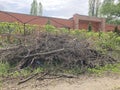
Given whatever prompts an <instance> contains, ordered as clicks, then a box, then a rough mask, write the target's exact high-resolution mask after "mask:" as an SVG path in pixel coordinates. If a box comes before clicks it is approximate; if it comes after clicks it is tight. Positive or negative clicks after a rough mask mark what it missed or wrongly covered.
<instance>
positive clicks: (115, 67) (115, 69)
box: [88, 63, 120, 75]
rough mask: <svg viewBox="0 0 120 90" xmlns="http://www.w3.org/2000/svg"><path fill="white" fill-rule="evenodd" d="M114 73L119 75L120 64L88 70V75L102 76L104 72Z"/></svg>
mask: <svg viewBox="0 0 120 90" xmlns="http://www.w3.org/2000/svg"><path fill="white" fill-rule="evenodd" d="M107 71H108V72H114V73H119V74H120V63H118V64H114V65H111V64H109V65H105V66H103V67H100V66H99V67H96V68H88V72H89V73H96V74H99V75H101V74H103V73H104V72H107Z"/></svg>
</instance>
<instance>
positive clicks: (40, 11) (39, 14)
mask: <svg viewBox="0 0 120 90" xmlns="http://www.w3.org/2000/svg"><path fill="white" fill-rule="evenodd" d="M42 13H43V7H42V3H41V2H40V3H39V6H38V16H42Z"/></svg>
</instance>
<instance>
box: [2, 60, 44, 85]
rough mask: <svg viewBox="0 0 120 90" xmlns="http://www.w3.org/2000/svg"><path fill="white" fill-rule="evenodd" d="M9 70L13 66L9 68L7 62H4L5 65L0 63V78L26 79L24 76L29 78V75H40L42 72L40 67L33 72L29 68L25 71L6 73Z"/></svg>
mask: <svg viewBox="0 0 120 90" xmlns="http://www.w3.org/2000/svg"><path fill="white" fill-rule="evenodd" d="M10 68H13V66H10V65H9V64H8V63H7V62H5V63H4V62H0V77H2V76H5V77H7V76H12V77H20V76H23V77H26V76H29V75H31V74H34V73H40V72H42V71H43V70H44V69H43V68H42V67H38V68H36V69H34V70H33V71H32V69H31V68H25V69H22V70H21V71H15V72H8V70H9V69H10ZM0 83H1V82H0Z"/></svg>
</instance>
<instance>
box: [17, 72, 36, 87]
mask: <svg viewBox="0 0 120 90" xmlns="http://www.w3.org/2000/svg"><path fill="white" fill-rule="evenodd" d="M37 75H38V73H35V74H33V75H31V76H30V77H28V78H26V79H24V80H22V81H20V82H18V84H17V85H20V84H22V83H25V82H27V81H29V80H30V79H32V78H34V77H35V76H37Z"/></svg>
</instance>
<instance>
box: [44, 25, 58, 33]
mask: <svg viewBox="0 0 120 90" xmlns="http://www.w3.org/2000/svg"><path fill="white" fill-rule="evenodd" d="M44 28H45V30H46V31H47V32H55V31H56V28H55V27H54V26H52V25H49V24H47V25H45V26H44Z"/></svg>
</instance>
